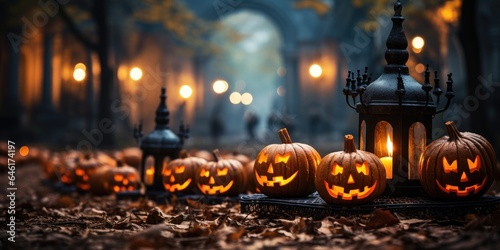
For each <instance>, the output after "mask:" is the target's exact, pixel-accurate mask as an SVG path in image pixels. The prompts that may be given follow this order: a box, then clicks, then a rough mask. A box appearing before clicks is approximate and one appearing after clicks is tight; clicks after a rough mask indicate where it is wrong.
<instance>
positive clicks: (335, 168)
mask: <svg viewBox="0 0 500 250" xmlns="http://www.w3.org/2000/svg"><path fill="white" fill-rule="evenodd" d="M343 171H344V168H343V167H341V166H340V165H339V164H338V163H336V162H335V163H334V164H333V168H332V175H338V174H342V172H343Z"/></svg>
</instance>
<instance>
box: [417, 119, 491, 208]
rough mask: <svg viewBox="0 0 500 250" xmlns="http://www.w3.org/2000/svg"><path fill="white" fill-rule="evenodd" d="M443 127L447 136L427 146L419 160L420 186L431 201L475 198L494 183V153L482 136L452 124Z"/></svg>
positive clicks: (448, 123)
mask: <svg viewBox="0 0 500 250" xmlns="http://www.w3.org/2000/svg"><path fill="white" fill-rule="evenodd" d="M445 127H446V131H447V132H448V136H443V137H441V138H439V139H437V140H435V141H433V142H432V143H430V144H429V145H427V147H426V148H425V151H424V153H423V155H422V157H421V158H420V162H419V175H420V182H421V184H422V187H423V189H424V190H425V192H426V193H427V194H428V195H429V196H431V197H432V198H445V199H469V198H478V197H480V196H482V195H483V194H484V193H486V191H488V188H489V187H490V185H491V183H492V182H493V178H494V176H495V167H496V156H495V151H494V150H493V147H492V146H491V144H490V143H489V142H488V141H487V140H486V139H485V138H484V137H482V136H480V135H478V134H475V133H470V132H460V131H458V129H457V127H456V126H455V124H454V123H453V122H451V121H448V122H446V123H445Z"/></svg>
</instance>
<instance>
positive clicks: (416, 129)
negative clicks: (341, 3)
mask: <svg viewBox="0 0 500 250" xmlns="http://www.w3.org/2000/svg"><path fill="white" fill-rule="evenodd" d="M425 138H426V133H425V126H424V124H422V123H420V122H415V123H413V124H412V125H411V127H410V131H409V134H408V179H414V180H416V179H419V177H418V162H419V160H420V156H421V155H422V153H423V152H424V150H425V145H426V140H425Z"/></svg>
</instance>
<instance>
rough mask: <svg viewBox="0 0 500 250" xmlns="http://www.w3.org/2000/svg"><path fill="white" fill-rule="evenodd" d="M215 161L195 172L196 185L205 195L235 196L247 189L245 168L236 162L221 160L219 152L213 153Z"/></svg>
mask: <svg viewBox="0 0 500 250" xmlns="http://www.w3.org/2000/svg"><path fill="white" fill-rule="evenodd" d="M213 154H214V158H215V161H209V162H207V163H205V164H204V165H202V166H201V167H200V168H199V169H198V171H197V172H196V175H195V177H196V179H195V181H196V184H197V186H198V189H199V191H200V192H201V193H203V194H205V195H219V196H235V195H238V194H240V193H243V192H244V191H245V189H246V187H247V176H246V172H245V168H244V167H243V165H241V163H240V162H239V161H237V160H233V159H223V158H222V155H221V154H220V152H219V150H217V149H215V150H214V151H213Z"/></svg>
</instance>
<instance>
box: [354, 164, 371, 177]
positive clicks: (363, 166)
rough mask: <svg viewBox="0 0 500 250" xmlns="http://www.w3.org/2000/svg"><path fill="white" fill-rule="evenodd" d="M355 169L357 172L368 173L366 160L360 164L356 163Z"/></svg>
mask: <svg viewBox="0 0 500 250" xmlns="http://www.w3.org/2000/svg"><path fill="white" fill-rule="evenodd" d="M356 170H357V171H358V173H359V174H361V173H363V174H364V175H369V170H368V167H366V162H363V163H362V164H359V163H356Z"/></svg>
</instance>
